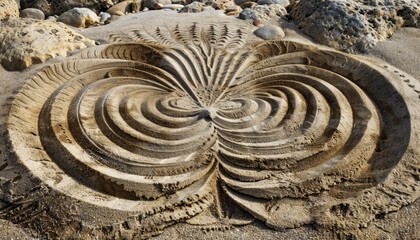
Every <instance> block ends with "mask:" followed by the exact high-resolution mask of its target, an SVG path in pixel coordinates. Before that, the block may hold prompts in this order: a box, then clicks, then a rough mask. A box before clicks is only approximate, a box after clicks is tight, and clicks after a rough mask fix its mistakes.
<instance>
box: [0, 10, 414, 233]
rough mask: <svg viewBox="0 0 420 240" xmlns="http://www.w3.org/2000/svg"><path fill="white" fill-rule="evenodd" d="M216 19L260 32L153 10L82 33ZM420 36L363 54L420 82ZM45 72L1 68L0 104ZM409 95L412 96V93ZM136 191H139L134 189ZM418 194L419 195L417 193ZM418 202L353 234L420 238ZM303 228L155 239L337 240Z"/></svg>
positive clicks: (292, 35) (402, 37) (186, 228)
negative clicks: (416, 219) (418, 231)
mask: <svg viewBox="0 0 420 240" xmlns="http://www.w3.org/2000/svg"><path fill="white" fill-rule="evenodd" d="M157 16H158V17H157ZM215 19H217V22H218V23H222V24H223V23H225V22H229V24H234V25H239V24H240V25H244V27H245V28H248V29H249V30H250V33H252V30H253V29H255V27H254V26H252V25H251V24H250V23H247V22H244V21H242V20H239V19H234V18H231V17H225V16H224V15H223V14H222V13H221V12H217V11H215V12H213V11H209V12H204V13H202V14H196V15H194V14H177V13H169V12H168V13H165V14H163V11H153V12H148V13H141V14H136V15H130V16H126V17H122V18H120V19H119V20H117V21H115V22H113V23H111V24H110V25H107V26H103V27H97V28H89V29H86V30H83V31H80V33H81V34H83V35H84V36H86V37H88V38H91V39H93V40H96V41H98V42H101V43H107V42H108V41H109V40H108V36H109V35H110V34H122V33H127V32H130V31H131V30H137V29H139V27H140V26H145V25H146V26H147V28H145V29H146V30H148V29H152V26H161V27H168V26H169V28H170V27H173V26H174V25H175V24H174V22H175V20H176V22H180V23H182V24H190V23H191V22H198V23H208V22H210V21H215ZM277 21H280V25H281V26H283V27H284V28H285V32H286V39H285V40H293V41H298V42H302V43H306V44H312V43H311V42H312V41H311V40H310V39H308V38H303V37H302V34H301V33H300V32H299V31H298V30H296V28H295V27H294V26H293V24H290V23H288V22H284V21H283V20H273V22H274V23H276V22H277ZM419 37H420V31H419V30H418V29H401V30H400V31H398V32H397V33H396V34H395V35H394V36H393V37H392V38H391V39H389V40H388V41H384V42H381V43H380V44H378V46H376V47H374V48H373V49H372V51H371V52H370V53H369V54H368V55H366V56H363V58H364V57H374V58H378V60H368V61H369V62H374V63H375V64H379V65H380V66H384V65H387V66H388V64H385V63H384V62H383V61H386V62H388V63H389V64H391V65H393V66H394V67H396V68H398V69H401V70H403V71H405V72H406V73H408V74H410V75H412V76H413V77H415V78H417V79H418V78H419V77H420V70H419V69H418V67H417V65H418V62H419V61H420V60H419V59H420V57H419V56H418V54H416V53H418V52H420V46H419V44H418V43H419V39H420V38H419ZM250 39H251V40H253V39H254V40H255V39H256V37H255V36H252V34H250ZM77 56H78V55H77V54H76V55H74V56H73V57H70V59H74V58H77ZM87 56H89V54H87ZM369 59H370V58H369ZM61 60H63V58H57V59H54V60H51V61H49V62H47V63H46V64H45V65H48V64H51V63H55V62H59V61H61ZM93 65H94V64H93ZM41 68H42V65H35V66H33V67H31V68H30V69H27V70H25V71H22V72H7V71H5V70H3V69H1V72H0V76H1V77H0V89H1V91H2V92H1V95H0V96H1V98H0V105H1V106H6V105H7V104H6V103H7V102H8V99H9V98H10V97H11V96H13V93H14V92H15V91H16V90H17V89H19V88H20V87H21V86H22V85H23V83H24V82H25V80H26V79H27V78H29V77H30V76H32V75H33V74H34V73H36V72H37V71H39V69H41ZM388 68H389V69H390V70H392V71H397V70H394V68H393V67H392V66H388ZM406 73H402V72H399V73H398V74H399V75H405V74H406ZM408 74H407V76H408ZM404 79H405V78H404ZM410 81H411V83H413V82H414V83H415V84H419V82H418V81H417V82H415V81H416V80H414V79H412V78H410ZM398 86H399V85H398ZM404 87H405V85H404V86H401V88H404ZM407 91H408V90H407ZM407 94H410V93H408V92H407ZM412 104H414V103H412ZM3 109H4V112H2V114H1V116H0V124H2V125H1V126H2V129H1V130H2V132H3V131H4V129H5V126H4V123H5V119H6V115H7V112H8V111H7V108H6V107H5V108H3ZM210 115H211V113H209V116H210ZM417 120H418V119H417ZM27 124H33V122H31V121H29V122H28V123H27ZM372 128H375V126H374V125H372ZM402 133H404V132H402ZM413 136H414V138H416V134H413ZM1 141H2V142H1V143H2V144H0V146H1V148H0V153H1V155H0V156H1V157H2V159H5V158H7V157H8V156H9V155H8V154H7V152H8V150H7V149H6V148H5V144H3V143H4V142H5V141H6V139H5V137H3V138H2V139H1ZM416 141H417V140H416V139H412V140H411V142H414V143H415V142H416ZM15 142H16V140H15ZM22 156H23V155H22ZM11 171H12V170H11ZM20 171H21V170H20ZM23 178H25V177H23ZM127 187H129V186H127ZM63 191H66V190H63ZM134 191H136V190H135V189H134ZM68 194H69V193H68ZM414 196H416V195H415V194H414ZM408 203H409V202H408ZM419 204H420V202H419V201H417V202H414V203H413V204H410V205H409V206H406V207H402V209H401V210H400V211H398V212H395V213H390V214H386V215H384V214H378V215H377V216H375V219H374V220H373V221H368V225H367V227H366V228H362V229H361V230H358V231H357V232H354V235H355V236H358V237H362V236H364V237H366V238H365V239H378V238H383V237H388V238H391V239H392V238H400V237H405V238H406V239H415V238H419V237H420V236H419V235H418V233H417V232H416V231H415V229H416V228H417V227H418V223H416V222H415V221H414V218H413V216H416V215H417V214H418V213H420V205H419ZM401 205H404V204H401ZM399 207H400V206H397V208H390V210H389V211H396V210H398V208H399ZM386 211H388V210H386ZM0 213H1V212H0ZM300 213H302V212H300ZM105 214H106V213H105ZM302 219H304V217H302ZM300 224H302V223H300ZM303 225H304V226H302V227H298V228H294V229H283V230H281V231H275V230H271V229H270V228H267V227H266V226H265V225H264V224H263V223H262V222H261V221H255V222H254V223H252V224H251V225H249V226H241V227H235V226H234V227H231V228H227V229H226V228H220V227H215V228H216V230H212V229H211V228H208V227H204V230H200V227H194V226H190V225H188V224H182V223H181V224H177V225H175V226H172V227H169V228H167V229H165V230H164V231H163V233H162V234H161V235H159V236H157V237H156V239H303V238H304V239H320V238H323V239H329V238H336V237H337V235H336V232H335V231H331V230H328V228H325V227H322V226H319V227H315V226H313V225H307V223H303ZM222 229H223V230H222ZM0 231H1V232H5V233H6V234H8V232H9V231H10V230H9V229H5V230H3V229H0ZM346 234H349V233H346Z"/></svg>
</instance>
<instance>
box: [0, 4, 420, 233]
mask: <svg viewBox="0 0 420 240" xmlns="http://www.w3.org/2000/svg"><path fill="white" fill-rule="evenodd" d="M163 12H164V11H161V13H163ZM156 14H158V13H156ZM217 14H218V13H217V12H210V13H209V12H207V13H206V12H204V13H202V14H200V15H195V16H196V17H194V18H192V19H193V20H196V21H191V18H188V17H189V16H190V15H188V14H180V15H179V16H177V17H174V14H170V13H168V14H163V15H164V16H165V17H163V19H164V21H163V22H162V21H160V20H161V19H160V20H154V21H149V22H146V19H148V18H149V17H150V16H152V15H153V14H152V13H151V14H146V15H148V16H143V15H140V14H135V15H132V16H129V17H123V18H122V19H120V20H118V21H115V22H113V23H111V24H109V25H107V26H103V27H97V28H96V29H95V28H91V29H87V30H85V31H83V32H80V33H81V34H83V35H84V36H85V37H87V38H91V39H93V40H96V41H97V42H101V43H102V44H100V45H98V46H94V47H90V48H87V49H84V50H81V51H78V52H76V53H74V54H73V55H71V56H69V57H66V58H64V57H58V58H56V59H52V60H50V61H48V62H47V64H43V65H36V66H33V67H31V68H29V69H27V70H25V71H22V72H7V71H5V70H2V75H1V81H0V84H1V85H0V86H1V87H2V88H1V89H2V91H3V92H4V94H3V95H1V98H0V101H1V102H0V103H1V104H2V106H3V108H2V109H3V112H2V114H1V116H0V123H1V125H0V126H1V129H0V130H1V133H2V138H0V140H1V143H2V144H0V154H1V155H0V156H1V158H0V186H1V190H2V191H1V192H0V194H1V195H0V217H1V218H3V219H5V220H8V221H10V222H12V223H14V224H16V225H17V226H20V227H23V228H24V229H25V231H27V232H28V234H30V235H32V236H34V237H40V238H58V237H60V238H76V239H95V238H99V239H143V238H150V237H154V236H157V239H175V238H178V239H206V238H209V239H220V238H226V239H301V238H302V236H304V237H305V238H318V239H319V238H323V239H327V238H328V239H329V238H360V239H365V238H364V237H369V238H371V239H378V238H380V237H384V236H385V237H386V236H393V237H395V238H397V237H399V236H412V237H413V238H415V237H416V235H415V234H416V232H415V230H414V228H410V227H406V228H405V230H406V232H402V231H401V230H399V229H400V228H399V227H398V226H401V224H402V223H404V222H410V221H413V219H415V218H413V217H412V216H411V213H410V211H412V212H416V211H417V212H420V210H419V209H420V208H419V207H418V203H414V202H415V201H416V199H418V198H419V197H420V181H419V178H420V169H419V166H420V150H419V148H418V142H419V133H420V122H419V119H420V109H419V108H418V102H419V100H420V98H419V97H420V83H419V81H418V80H416V79H415V78H414V77H412V76H410V75H409V74H407V73H406V72H404V71H402V70H400V69H399V68H396V67H394V66H392V65H390V64H388V63H385V62H384V61H383V60H380V59H373V58H370V57H367V56H358V55H351V54H346V53H342V52H339V51H336V50H332V49H330V48H326V47H323V46H320V45H317V44H314V43H312V42H311V41H310V40H308V39H305V38H302V37H300V35H299V33H298V32H296V29H292V28H290V29H285V32H286V38H285V39H282V40H273V41H263V40H262V39H259V38H257V37H255V36H254V35H253V34H252V32H253V31H254V30H255V27H253V26H251V25H249V24H246V23H244V22H241V23H242V24H238V22H237V21H238V20H237V19H233V18H229V17H223V18H222V17H220V16H219V17H218V16H217ZM175 19H176V21H175ZM231 19H232V20H231ZM134 22H137V24H132V23H134ZM147 23H148V24H147ZM146 24H147V27H145V26H146ZM281 25H282V26H283V27H284V26H287V23H281ZM385 44H386V42H385ZM413 46H414V45H413ZM381 47H382V45H378V46H377V47H376V48H374V49H373V50H372V54H374V55H376V56H379V57H380V58H383V59H384V58H386V57H387V56H388V55H386V54H384V51H383V50H381ZM414 47H416V46H414ZM386 49H388V48H386ZM391 49H392V48H391ZM396 58H398V56H396ZM417 59H418V58H417ZM400 62H401V61H399V60H398V61H395V63H396V64H399V63H400ZM410 69H411V68H410V67H408V66H406V67H404V70H406V71H410ZM412 73H413V75H414V76H418V75H416V74H418V72H414V71H413V72H412ZM412 203H414V204H413V205H410V206H408V207H404V206H406V205H409V204H412ZM402 207H403V210H401V211H398V210H400V209H401V208H402ZM410 207H411V208H412V210H410ZM407 209H408V210H407ZM404 211H406V212H407V213H405V212H404ZM391 212H394V213H391ZM389 213H390V214H389ZM410 216H411V217H410ZM395 219H401V222H398V221H396V220H395ZM7 224H9V223H7ZM10 226H11V227H16V226H13V225H10ZM414 226H416V225H414ZM396 229H397V230H396ZM410 229H411V230H410ZM1 231H3V230H1V229H0V232H1ZM410 231H411V232H410ZM390 232H393V233H392V234H393V235H392V234H391V233H390ZM387 233H389V234H388V235H387ZM22 234H23V233H22ZM417 237H418V236H417Z"/></svg>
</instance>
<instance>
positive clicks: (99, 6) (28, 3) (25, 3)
mask: <svg viewBox="0 0 420 240" xmlns="http://www.w3.org/2000/svg"><path fill="white" fill-rule="evenodd" d="M20 1H21V7H22V9H25V8H37V9H39V10H41V11H42V12H44V14H45V15H46V16H51V15H61V14H62V13H64V12H67V11H68V10H70V9H73V8H75V7H79V8H89V9H90V10H92V11H94V12H95V13H99V12H101V11H102V10H104V9H108V8H109V7H111V6H113V5H114V4H116V3H118V2H121V0H20Z"/></svg>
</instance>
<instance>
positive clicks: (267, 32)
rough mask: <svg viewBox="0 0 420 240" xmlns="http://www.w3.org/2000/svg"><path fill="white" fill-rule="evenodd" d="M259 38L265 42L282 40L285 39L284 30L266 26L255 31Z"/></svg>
mask: <svg viewBox="0 0 420 240" xmlns="http://www.w3.org/2000/svg"><path fill="white" fill-rule="evenodd" d="M254 34H255V35H256V36H257V37H260V38H262V39H264V40H274V39H281V38H284V37H285V34H284V31H283V29H281V28H280V27H279V26H275V25H265V26H263V27H260V28H258V29H257V30H255V31H254Z"/></svg>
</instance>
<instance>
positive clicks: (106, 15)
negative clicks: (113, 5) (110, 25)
mask: <svg viewBox="0 0 420 240" xmlns="http://www.w3.org/2000/svg"><path fill="white" fill-rule="evenodd" d="M110 18H111V14H109V13H106V12H101V13H99V22H100V23H104V22H105V21H106V20H108V19H110Z"/></svg>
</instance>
